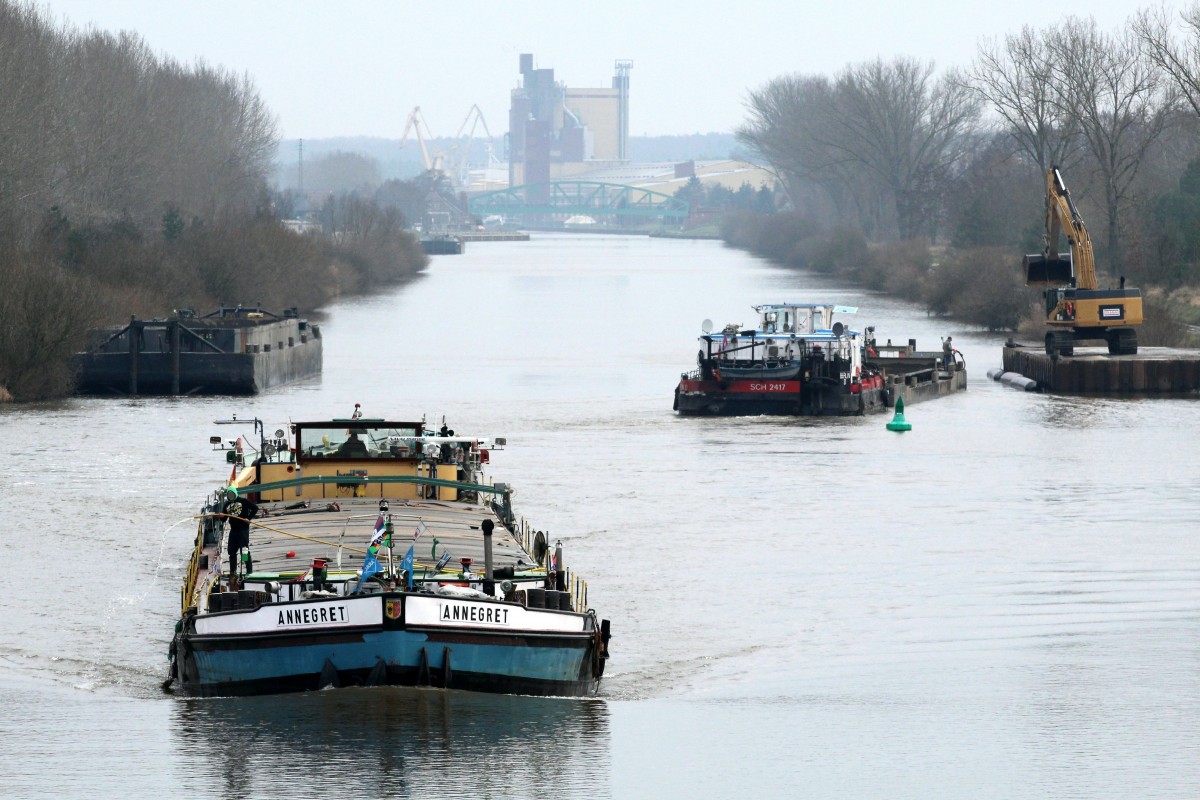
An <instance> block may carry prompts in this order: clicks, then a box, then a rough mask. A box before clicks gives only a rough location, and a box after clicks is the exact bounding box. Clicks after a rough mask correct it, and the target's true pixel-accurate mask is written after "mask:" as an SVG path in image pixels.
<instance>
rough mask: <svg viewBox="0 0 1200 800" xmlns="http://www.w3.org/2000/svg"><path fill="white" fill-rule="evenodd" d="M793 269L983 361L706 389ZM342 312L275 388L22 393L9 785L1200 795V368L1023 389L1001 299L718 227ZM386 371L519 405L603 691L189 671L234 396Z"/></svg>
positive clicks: (8, 487) (368, 381)
mask: <svg viewBox="0 0 1200 800" xmlns="http://www.w3.org/2000/svg"><path fill="white" fill-rule="evenodd" d="M788 299H795V300H802V301H830V302H837V303H842V304H846V305H852V306H858V307H859V308H860V312H859V315H858V319H859V322H860V325H859V327H862V326H865V325H868V324H873V325H875V326H876V328H877V336H878V338H879V340H880V341H885V340H887V339H889V338H891V339H892V340H893V341H895V342H900V341H904V340H907V339H909V338H915V339H917V340H918V345H919V346H921V347H922V348H924V349H937V348H938V347H939V344H940V343H939V337H940V336H943V335H946V334H953V336H954V341H955V342H956V343H957V344H958V347H959V349H960V350H961V351H962V352H963V353H964V355H965V357H966V361H967V366H968V369H969V370H970V376H971V380H970V387H969V391H968V392H966V393H964V394H961V395H957V396H954V397H950V398H947V399H943V400H939V401H936V402H929V403H923V404H918V405H913V406H910V407H909V409H908V418H909V420H910V421H911V422H912V423H913V430H912V431H911V432H910V433H905V434H895V433H890V432H888V431H886V430H885V429H884V423H885V422H886V421H887V417H884V416H869V417H864V418H851V419H821V420H815V419H781V418H746V419H692V418H686V419H685V418H680V417H677V416H676V415H675V414H674V413H673V412H672V411H671V400H672V390H673V388H674V385H675V383H676V381H677V380H678V377H679V373H680V372H681V371H683V370H686V369H688V368H690V367H691V366H692V364H693V363H694V359H695V354H696V350H697V343H696V341H695V337H696V336H697V335H698V334H699V332H700V324H701V321H702V320H703V319H704V318H706V317H707V318H710V319H712V320H713V321H714V322H715V323H716V324H717V325H718V326H722V325H724V324H725V323H727V322H737V323H747V324H748V323H750V322H751V321H752V320H753V318H754V317H753V312H752V311H751V310H750V306H751V305H752V304H755V303H761V302H771V301H780V300H788ZM323 331H324V335H325V348H326V349H325V369H324V374H323V375H322V376H321V377H320V378H319V379H315V380H312V381H310V382H306V383H303V384H299V385H295V386H291V387H287V388H283V389H281V390H277V391H271V392H268V393H266V394H264V395H262V396H259V397H255V398H224V397H220V398H193V399H120V398H113V399H109V400H103V399H77V400H71V401H69V402H64V403H60V404H52V405H39V406H33V407H26V406H16V407H6V408H0V430H2V431H3V451H2V453H3V458H0V487H2V491H3V495H2V496H3V498H4V502H3V504H0V586H2V587H3V592H2V594H0V705H2V708H3V713H2V714H0V796H5V797H22V798H23V797H63V796H85V797H93V798H95V797H100V798H104V797H124V796H129V797H150V796H180V795H183V794H185V793H186V794H188V795H190V796H196V797H264V798H271V797H290V796H297V797H413V798H417V797H471V798H479V797H484V798H504V797H533V796H552V797H587V798H592V797H616V798H626V797H747V796H755V797H815V798H847V797H862V798H867V797H880V798H883V797H886V798H933V797H945V798H962V797H972V798H989V797H995V798H1034V797H1038V798H1041V797H1055V798H1066V797H1071V798H1112V797H1130V798H1133V797H1137V798H1152V797H1153V798H1168V797H1169V798H1195V797H1197V796H1200V547H1198V546H1197V533H1198V531H1200V523H1198V521H1200V495H1198V493H1197V488H1196V486H1197V471H1198V470H1197V461H1196V452H1197V443H1198V441H1200V440H1198V438H1197V434H1196V421H1197V418H1198V415H1200V405H1198V403H1197V401H1195V400H1152V399H1140V400H1105V399H1080V398H1065V397H1052V396H1041V395H1030V394H1024V393H1021V392H1017V391H1014V390H1011V389H1006V388H1002V387H1001V386H999V385H998V384H995V383H992V382H990V381H988V380H987V378H986V377H985V376H984V372H985V371H986V370H987V369H988V368H990V367H993V366H998V365H999V363H1000V344H1001V342H1002V340H1003V337H1002V336H998V335H995V334H987V333H979V332H972V331H969V330H965V329H963V328H961V327H958V326H956V325H955V324H954V323H952V322H948V321H945V320H938V319H930V318H927V317H926V315H925V314H924V313H923V312H922V311H920V310H918V309H915V308H913V307H911V306H908V305H905V304H902V303H898V302H896V301H893V300H889V299H887V298H883V297H878V296H875V295H871V294H867V293H864V292H863V291H861V290H859V289H855V288H851V287H849V286H845V285H842V284H840V283H838V282H837V281H836V280H831V279H829V278H825V277H819V276H813V275H809V274H804V273H797V272H792V271H787V270H783V269H780V268H776V267H773V266H771V265H769V264H767V263H764V262H762V261H760V260H757V259H755V258H753V257H751V256H748V255H746V254H744V253H741V252H738V251H735V250H730V249H726V248H724V247H722V246H721V245H720V244H719V243H716V242H700V241H696V242H692V241H670V240H654V239H647V238H640V237H600V236H574V237H572V236H567V235H561V236H556V235H543V234H537V235H535V236H534V238H533V239H532V240H531V241H529V242H524V243H478V244H472V245H470V246H469V247H468V250H467V253H466V254H465V255H463V256H443V257H436V258H434V259H433V262H432V264H431V266H430V267H429V269H428V270H427V272H426V274H425V275H423V276H422V277H420V278H419V279H417V280H415V281H414V282H412V283H411V284H409V285H407V286H405V287H402V288H399V289H395V290H389V291H387V292H384V293H381V294H379V295H377V296H372V297H369V298H359V299H353V300H347V301H345V302H343V303H339V304H337V305H335V306H333V307H332V308H331V309H329V314H328V318H327V320H326V321H325V322H324V323H323ZM354 403H361V404H362V408H363V411H364V413H365V414H366V415H367V416H391V417H409V416H412V415H426V417H427V419H429V420H430V421H432V422H434V423H435V424H436V425H440V424H441V422H442V416H443V415H445V417H446V420H447V422H448V423H449V424H450V426H451V427H452V428H455V429H456V430H457V431H458V432H460V433H464V432H469V433H478V434H482V435H489V436H505V437H507V439H508V442H509V445H508V448H507V449H506V450H504V451H503V452H498V453H496V454H495V455H494V457H493V459H492V474H493V476H494V477H495V478H496V479H497V480H504V481H508V482H510V483H512V484H513V485H515V486H516V494H515V498H514V501H515V505H516V508H517V510H518V512H519V513H520V514H522V515H524V516H526V517H527V518H529V519H530V521H531V522H533V523H534V524H535V525H536V526H538V527H540V528H544V529H546V530H548V531H549V533H550V537H551V541H554V540H556V539H561V540H562V542H563V546H564V548H565V552H566V557H567V560H568V563H570V564H571V565H572V566H573V567H574V568H575V569H576V570H577V571H578V572H580V573H581V574H583V575H584V576H585V577H587V578H588V579H589V581H590V601H591V604H592V605H593V606H594V607H595V608H596V609H598V611H599V612H600V613H601V615H602V616H604V617H607V618H610V619H611V620H612V621H613V632H614V638H613V641H612V660H611V661H610V664H609V667H608V672H607V674H606V676H605V679H604V682H603V688H602V691H601V694H600V696H599V698H597V699H595V700H584V701H581V700H560V699H544V698H524V697H492V696H485V695H475V694H469V693H458V692H450V693H445V692H440V691H436V690H410V689H392V688H387V689H347V690H340V691H326V692H318V693H310V694H303V695H290V696H276V697H266V698H253V699H238V700H229V699H210V700H185V699H179V698H174V697H170V696H165V695H163V694H162V693H161V692H160V690H159V684H160V682H161V681H162V679H163V678H164V677H165V674H166V665H167V662H166V654H167V644H168V641H169V638H170V635H171V631H172V626H173V624H174V621H175V618H176V615H177V614H178V611H179V608H178V604H179V599H178V589H179V584H180V581H181V578H182V574H183V569H184V566H185V559H186V557H187V555H188V553H189V550H190V545H191V542H192V538H193V535H194V523H193V522H192V521H191V520H190V519H189V517H190V516H191V515H192V514H193V513H195V512H196V511H197V510H198V508H199V504H200V502H201V499H202V498H203V497H204V496H205V494H206V493H207V492H209V491H210V490H211V489H212V488H213V487H214V486H215V485H216V484H217V483H218V482H219V481H220V480H221V479H222V478H223V477H224V476H225V474H226V471H227V467H226V466H225V463H224V460H223V458H222V457H221V454H220V453H215V454H214V453H212V452H211V451H210V450H209V446H208V444H207V440H208V437H209V436H210V435H211V434H214V433H221V434H223V435H226V436H229V435H230V434H231V432H233V431H234V430H235V429H231V428H221V429H218V428H215V427H214V426H213V425H212V424H211V423H212V421H213V420H215V419H218V418H229V417H230V416H231V415H234V414H236V415H238V416H239V417H241V418H244V419H250V418H252V417H255V416H257V417H260V418H262V419H263V420H264V421H266V424H267V426H268V430H271V429H273V428H274V427H278V426H279V424H280V423H284V422H286V421H287V420H289V419H295V420H300V419H306V418H324V417H330V416H348V415H349V414H350V412H351V411H352V410H353V407H354ZM241 432H244V433H246V434H249V433H250V427H249V426H246V428H245V429H244V431H241ZM366 535H367V533H366V531H364V536H366Z"/></svg>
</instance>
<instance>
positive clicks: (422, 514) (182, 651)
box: [164, 406, 609, 696]
mask: <svg viewBox="0 0 1200 800" xmlns="http://www.w3.org/2000/svg"><path fill="white" fill-rule="evenodd" d="M355 408H356V411H355V414H356V415H357V414H358V411H357V406H356V407H355ZM229 422H231V423H232V422H237V421H236V420H231V421H229ZM253 422H254V424H255V429H256V433H258V434H259V438H260V445H259V447H258V452H257V453H253V452H251V448H250V446H249V445H248V444H246V443H245V440H244V439H242V438H241V437H239V438H238V439H237V440H236V444H232V443H230V444H232V446H231V447H230V448H228V449H226V443H223V442H222V440H221V438H220V437H213V438H212V439H211V440H210V441H211V442H212V443H213V444H214V445H215V446H217V447H220V448H222V449H226V452H227V458H228V460H230V461H232V462H233V463H234V467H233V470H234V475H235V477H233V479H232V480H231V482H230V483H229V485H228V486H223V487H222V488H221V489H219V490H218V491H216V492H214V493H213V495H212V496H211V497H210V498H209V499H208V501H207V502H206V503H205V505H204V507H203V509H202V511H201V514H200V525H199V530H198V531H197V535H196V544H195V549H194V551H193V553H192V557H191V560H190V562H189V565H188V569H187V575H186V577H185V579H184V582H183V592H182V615H181V617H180V619H179V621H178V623H177V624H176V626H175V635H174V638H173V640H172V643H171V648H170V656H171V665H170V672H169V675H168V678H167V681H166V683H165V684H164V688H167V689H170V688H172V687H175V688H177V689H178V690H179V691H181V692H183V693H186V694H194V695H245V694H269V693H275V692H286V691H301V690H309V689H320V688H325V687H331V686H346V685H369V686H376V685H405V686H435V687H444V688H454V689H469V690H477V691H486V692H505V693H513V694H533V695H572V696H582V695H590V694H593V693H594V692H595V691H596V689H597V688H598V685H599V682H600V677H601V675H603V673H604V665H605V663H606V659H607V657H608V640H609V623H608V621H607V620H600V619H598V618H597V616H596V613H595V612H594V611H593V610H591V609H589V608H588V605H587V584H586V582H584V581H583V580H581V579H579V578H578V577H576V576H573V575H572V574H571V573H570V572H569V571H568V570H566V569H565V567H564V566H563V556H562V546H561V543H556V544H555V545H554V546H553V547H550V546H548V541H547V539H546V535H545V533H544V532H542V531H535V530H533V529H532V528H531V527H530V526H528V525H527V524H525V522H524V521H523V520H522V521H518V520H517V518H516V517H515V516H514V515H513V511H512V502H511V501H512V493H513V490H512V488H511V487H509V486H508V485H506V484H504V483H492V482H490V481H488V480H487V479H486V478H485V476H484V466H485V465H486V464H487V463H488V462H489V460H490V455H491V454H492V453H494V452H495V451H496V449H497V448H499V447H502V446H503V445H504V444H505V440H504V439H502V438H497V439H490V440H489V439H483V438H480V437H473V436H456V435H455V434H454V432H453V431H451V430H449V429H448V428H447V427H446V426H445V425H443V426H442V427H441V430H440V431H438V432H434V431H431V430H428V429H427V427H426V425H425V423H424V421H418V422H397V421H388V420H382V419H364V418H362V417H361V416H354V417H351V418H350V419H333V420H326V421H323V422H297V423H292V424H291V425H290V427H288V428H287V429H285V428H283V427H281V428H279V429H278V430H276V431H275V432H274V436H273V437H271V438H268V437H266V436H265V435H263V433H262V430H263V427H262V424H261V422H260V421H258V420H254V421H253ZM246 424H249V422H247V423H246ZM289 433H290V435H289ZM222 556H224V557H225V558H227V559H228V561H227V563H226V564H222Z"/></svg>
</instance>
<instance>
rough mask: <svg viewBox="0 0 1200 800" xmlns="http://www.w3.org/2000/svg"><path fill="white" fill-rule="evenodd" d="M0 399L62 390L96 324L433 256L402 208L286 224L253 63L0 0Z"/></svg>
mask: <svg viewBox="0 0 1200 800" xmlns="http://www.w3.org/2000/svg"><path fill="white" fill-rule="evenodd" d="M0 86H3V97H4V102H3V103H0V396H7V395H10V394H11V396H13V397H15V398H16V399H18V400H34V399H40V398H47V397H57V396H62V395H64V394H67V393H69V392H70V391H71V390H72V387H73V383H74V375H73V371H72V354H73V353H75V352H76V351H77V350H79V349H81V348H82V346H83V344H84V342H85V340H86V336H87V333H88V331H89V330H90V329H91V328H93V327H95V326H97V325H100V324H103V323H115V322H119V321H121V320H123V319H128V317H129V316H130V315H131V314H136V315H138V316H146V317H148V316H163V315H166V314H169V313H170V312H171V310H172V309H174V308H180V307H185V306H187V307H195V308H204V307H211V306H213V305H215V304H217V303H228V304H233V303H246V304H250V303H262V304H263V305H266V306H268V307H276V308H283V307H287V306H299V307H301V308H305V309H309V310H311V309H315V308H317V307H319V306H321V305H323V304H325V303H327V302H329V301H330V300H331V299H333V298H334V297H336V296H337V295H339V294H341V293H343V292H354V291H365V290H367V289H369V288H371V287H372V286H376V285H379V284H386V283H392V282H395V281H398V280H403V279H404V278H405V277H407V276H408V275H411V274H412V273H414V272H415V271H417V270H418V269H420V268H421V267H422V266H424V264H425V263H426V259H425V256H424V255H423V254H422V253H421V252H420V248H419V245H418V243H417V242H416V241H415V239H413V237H412V236H411V235H410V234H408V233H406V232H405V231H404V224H403V218H402V217H401V216H400V215H399V213H398V212H396V211H394V210H392V211H389V210H387V209H382V208H370V207H363V208H357V209H356V210H355V215H354V218H353V221H352V222H350V223H347V224H345V225H344V226H343V227H342V228H341V229H340V230H339V235H338V236H336V237H333V236H325V237H322V236H304V235H298V234H296V233H294V232H292V231H290V230H288V229H287V228H285V227H284V226H282V225H281V224H280V218H279V213H278V208H277V207H276V202H275V200H276V198H275V196H273V195H272V193H271V192H270V191H269V189H268V187H267V178H268V175H269V174H271V171H272V168H273V165H272V159H273V157H274V154H275V152H276V149H277V145H278V134H277V126H276V121H275V118H274V115H273V114H272V113H271V111H270V109H269V108H268V107H267V105H266V104H265V102H264V101H263V99H262V98H261V96H260V95H259V94H258V91H257V89H256V88H255V87H254V84H253V82H252V81H251V80H250V78H249V77H248V76H246V75H238V74H235V73H232V72H230V71H228V70H225V69H221V68H218V67H213V66H210V65H208V64H205V63H203V62H198V63H195V64H192V65H184V64H180V63H179V62H177V61H175V60H173V59H171V58H168V57H165V56H161V55H157V54H155V53H153V52H152V51H151V50H150V49H149V47H147V45H146V44H145V42H144V41H143V40H142V39H140V38H139V37H138V36H136V35H134V34H132V33H108V32H104V31H98V30H93V29H88V30H78V29H75V28H71V27H69V26H65V25H57V24H54V23H52V22H50V21H49V20H48V19H47V17H46V15H45V14H44V13H42V12H41V11H40V10H39V9H38V8H37V7H36V6H34V5H33V4H32V3H22V2H14V0H0Z"/></svg>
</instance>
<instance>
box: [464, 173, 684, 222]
mask: <svg viewBox="0 0 1200 800" xmlns="http://www.w3.org/2000/svg"><path fill="white" fill-rule="evenodd" d="M467 209H468V211H470V213H472V214H474V215H477V216H480V217H485V216H489V215H492V214H495V215H499V216H503V217H521V218H523V219H524V220H526V221H527V222H528V221H532V220H534V219H539V218H540V219H543V220H566V219H568V218H570V217H573V216H588V217H592V218H593V219H595V220H596V221H597V222H603V223H608V224H615V225H618V226H620V227H642V226H643V225H644V224H645V223H652V222H660V223H676V224H678V223H681V222H683V221H684V220H685V219H687V217H688V215H689V213H690V209H689V207H688V203H687V202H686V201H684V200H679V199H677V198H675V197H672V196H671V195H669V194H663V193H662V192H655V191H651V190H649V189H642V188H639V187H637V186H626V185H624V184H619V183H602V182H599V181H553V182H550V183H530V184H526V185H524V186H510V187H509V188H507V189H500V190H498V191H495V192H485V193H483V194H478V195H475V196H474V197H472V198H471V199H470V200H468V201H467Z"/></svg>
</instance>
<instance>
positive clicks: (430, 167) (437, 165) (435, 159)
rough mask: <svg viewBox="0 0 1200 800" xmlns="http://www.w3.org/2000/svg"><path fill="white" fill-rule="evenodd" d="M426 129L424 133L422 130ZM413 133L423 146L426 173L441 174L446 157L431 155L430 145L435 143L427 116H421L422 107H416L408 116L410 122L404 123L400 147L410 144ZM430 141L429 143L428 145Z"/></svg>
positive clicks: (418, 142)
mask: <svg viewBox="0 0 1200 800" xmlns="http://www.w3.org/2000/svg"><path fill="white" fill-rule="evenodd" d="M422 128H424V133H422V131H421V129H422ZM410 131H411V132H413V133H415V134H416V137H417V144H418V145H420V146H421V158H422V159H423V160H424V162H425V171H426V172H429V171H434V172H441V171H442V164H443V163H444V162H445V159H446V157H445V156H444V155H442V153H440V152H437V151H434V153H433V155H432V156H431V155H430V151H429V148H430V145H431V144H432V142H433V137H432V136H431V135H430V134H429V124H428V123H427V122H425V116H424V115H423V114H421V107H420V106H416V107H414V108H413V110H412V111H411V112H409V115H408V121H407V122H405V123H404V133H403V134H401V135H400V146H401V147H404V145H405V144H407V143H408V134H409V132H410ZM427 141H428V143H427Z"/></svg>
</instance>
